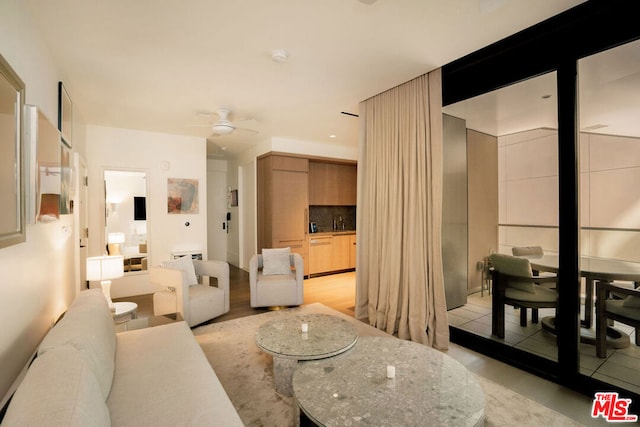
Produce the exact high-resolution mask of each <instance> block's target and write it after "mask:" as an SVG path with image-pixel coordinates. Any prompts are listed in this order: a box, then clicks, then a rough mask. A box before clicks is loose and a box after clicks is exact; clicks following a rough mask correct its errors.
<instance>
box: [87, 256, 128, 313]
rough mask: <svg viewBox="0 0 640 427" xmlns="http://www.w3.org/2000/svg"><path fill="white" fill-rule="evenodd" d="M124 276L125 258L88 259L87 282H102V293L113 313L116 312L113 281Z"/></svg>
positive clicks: (101, 257)
mask: <svg viewBox="0 0 640 427" xmlns="http://www.w3.org/2000/svg"><path fill="white" fill-rule="evenodd" d="M122 276H124V257H123V256H122V255H119V256H96V257H88V258H87V280H100V286H101V287H102V293H103V294H104V296H105V298H106V299H107V303H108V304H109V308H110V309H111V311H115V307H114V305H113V301H111V279H117V278H118V277H122Z"/></svg>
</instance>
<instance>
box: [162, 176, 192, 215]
mask: <svg viewBox="0 0 640 427" xmlns="http://www.w3.org/2000/svg"><path fill="white" fill-rule="evenodd" d="M198 203H199V201H198V180H197V179H183V178H168V179H167V213H169V214H197V213H198V206H199V204H198Z"/></svg>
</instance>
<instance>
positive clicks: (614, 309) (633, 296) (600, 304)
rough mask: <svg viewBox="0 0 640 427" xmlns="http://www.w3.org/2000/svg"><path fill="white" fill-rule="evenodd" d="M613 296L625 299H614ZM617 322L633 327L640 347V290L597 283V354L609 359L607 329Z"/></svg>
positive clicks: (608, 283)
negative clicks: (612, 322) (612, 321)
mask: <svg viewBox="0 0 640 427" xmlns="http://www.w3.org/2000/svg"><path fill="white" fill-rule="evenodd" d="M613 295H617V296H622V297H623V298H622V299H620V298H612V297H613ZM610 320H615V321H617V322H621V323H624V324H625V325H629V326H632V327H633V328H635V332H636V345H637V346H640V289H633V288H628V287H621V286H618V285H616V284H614V283H610V282H601V281H598V282H596V354H597V355H598V357H602V358H604V357H607V327H608V326H609V321H610Z"/></svg>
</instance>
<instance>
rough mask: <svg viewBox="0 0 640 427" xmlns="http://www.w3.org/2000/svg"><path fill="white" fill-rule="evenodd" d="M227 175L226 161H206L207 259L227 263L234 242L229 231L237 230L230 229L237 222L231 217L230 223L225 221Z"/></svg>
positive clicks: (227, 209) (226, 210) (227, 208)
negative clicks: (230, 246) (230, 247)
mask: <svg viewBox="0 0 640 427" xmlns="http://www.w3.org/2000/svg"><path fill="white" fill-rule="evenodd" d="M227 175H228V174H227V161H226V160H220V159H207V193H208V194H207V201H208V206H207V224H208V227H207V249H208V253H209V259H214V260H219V261H229V259H228V257H227V253H228V251H229V245H230V244H231V243H232V242H233V240H234V239H233V238H232V237H231V230H232V229H234V228H237V227H231V224H232V223H233V220H234V219H236V220H237V218H234V217H233V215H232V217H231V218H232V220H231V221H226V215H227V212H229V209H230V208H229V207H228V201H227V196H228V191H227V190H228V186H227ZM229 185H230V184H229ZM223 224H224V228H223ZM227 231H229V232H227ZM236 234H237V231H236Z"/></svg>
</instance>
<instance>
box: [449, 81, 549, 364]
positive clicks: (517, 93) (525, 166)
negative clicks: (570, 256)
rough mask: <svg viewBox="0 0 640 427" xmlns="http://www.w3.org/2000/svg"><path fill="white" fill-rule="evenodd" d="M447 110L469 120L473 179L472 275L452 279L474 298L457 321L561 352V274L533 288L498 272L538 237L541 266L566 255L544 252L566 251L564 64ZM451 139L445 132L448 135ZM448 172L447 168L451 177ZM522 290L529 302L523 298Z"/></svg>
mask: <svg viewBox="0 0 640 427" xmlns="http://www.w3.org/2000/svg"><path fill="white" fill-rule="evenodd" d="M443 110H444V113H445V114H447V115H449V116H453V117H457V118H459V119H461V120H463V121H464V122H465V127H466V151H467V153H466V156H467V158H466V163H467V168H466V171H467V183H468V189H467V190H468V208H467V215H468V218H467V219H468V234H467V245H468V247H467V248H466V249H467V254H468V266H467V270H468V277H467V280H466V283H459V282H453V281H449V282H447V281H446V280H445V287H447V288H448V287H452V286H456V287H463V288H464V290H465V291H466V293H467V301H466V303H465V304H463V305H461V306H458V307H456V308H452V307H449V308H452V309H451V310H449V313H448V314H449V323H450V325H451V326H453V327H455V328H459V329H461V330H464V331H467V332H470V333H473V334H476V335H479V336H481V337H483V338H488V339H491V340H495V341H498V342H501V343H503V344H504V345H506V346H510V347H514V348H517V349H519V350H522V351H526V352H528V353H532V354H534V355H537V356H540V357H542V358H545V359H548V360H551V361H553V362H556V361H557V358H558V349H557V345H556V335H555V333H554V319H555V314H556V308H557V302H556V301H555V298H554V293H555V287H556V283H555V282H550V283H543V281H542V280H540V281H539V282H529V283H528V284H527V286H524V287H525V288H526V289H525V290H524V291H523V290H518V289H515V288H514V287H512V286H507V287H506V289H502V288H500V289H499V287H498V286H497V284H496V283H493V282H492V280H491V274H492V270H495V267H496V266H493V265H492V263H491V259H492V257H490V256H491V255H492V254H494V253H496V254H502V255H508V256H513V255H514V249H516V252H517V249H518V248H523V247H527V248H531V247H539V248H540V254H529V255H524V256H523V258H527V260H524V262H525V263H528V264H529V265H530V266H532V267H533V270H539V272H541V270H549V274H548V275H550V276H553V273H552V272H553V271H554V269H555V270H556V271H557V264H556V265H555V267H554V265H547V266H544V265H542V264H544V262H542V261H543V259H542V256H543V255H544V256H545V257H547V258H545V261H548V259H553V257H555V259H556V260H557V255H558V250H559V248H558V216H559V215H558V132H557V97H556V73H555V72H552V73H548V74H545V75H541V76H538V77H535V78H532V79H529V80H526V81H523V82H519V83H517V84H513V85H511V86H508V87H504V88H501V89H499V90H495V91H493V92H490V93H487V94H484V95H480V96H477V97H475V98H470V99H467V100H464V101H461V102H458V103H456V104H452V105H448V106H446V107H444V109H443ZM448 143H449V141H448V140H447V134H445V139H444V144H445V145H447V144H448ZM446 164H447V163H446V162H445V165H446ZM445 167H446V166H445ZM448 173H449V172H448V171H446V170H445V177H446V176H447V174H448ZM443 197H445V198H446V197H448V196H447V195H446V194H445V195H444V196H443ZM444 238H445V235H444V233H443V240H444ZM446 244H447V243H446V242H443V247H444V246H446ZM446 256H447V254H446V252H445V253H443V257H446ZM443 261H444V262H446V259H444V260H443ZM507 261H508V262H511V261H512V260H511V259H510V258H508V259H507ZM516 262H518V261H516ZM556 262H557V261H556ZM492 267H493V268H492ZM534 273H535V271H534ZM541 273H542V272H541ZM532 286H533V287H535V288H531V287H532ZM532 289H533V290H534V291H535V293H533V292H532V291H531V290H532ZM538 294H544V295H545V301H546V303H540V304H536V299H537V298H538V296H539V295H538ZM514 298H516V299H517V298H519V299H520V301H522V304H517V303H514ZM538 302H539V301H538ZM532 307H535V308H532Z"/></svg>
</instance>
